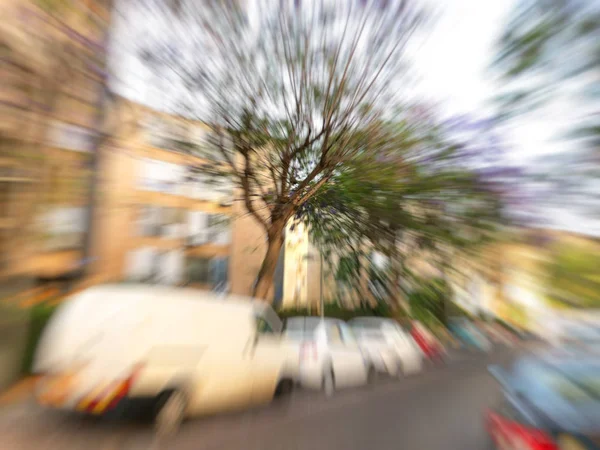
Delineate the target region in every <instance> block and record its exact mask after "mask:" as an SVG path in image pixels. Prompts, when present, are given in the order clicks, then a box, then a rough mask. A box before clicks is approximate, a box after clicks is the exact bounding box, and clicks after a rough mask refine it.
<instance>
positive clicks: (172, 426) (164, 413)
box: [154, 390, 188, 437]
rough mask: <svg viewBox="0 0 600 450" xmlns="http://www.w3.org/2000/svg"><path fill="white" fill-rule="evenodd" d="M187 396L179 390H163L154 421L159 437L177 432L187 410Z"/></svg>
mask: <svg viewBox="0 0 600 450" xmlns="http://www.w3.org/2000/svg"><path fill="white" fill-rule="evenodd" d="M187 404H188V402H187V398H186V396H185V394H184V393H183V392H181V391H179V390H174V391H167V392H163V393H162V394H160V395H159V397H158V402H157V405H156V414H155V418H154V423H155V426H156V433H157V435H158V436H159V437H165V436H171V435H174V434H175V433H177V431H178V430H179V426H180V425H181V422H183V419H184V417H185V412H186V410H187Z"/></svg>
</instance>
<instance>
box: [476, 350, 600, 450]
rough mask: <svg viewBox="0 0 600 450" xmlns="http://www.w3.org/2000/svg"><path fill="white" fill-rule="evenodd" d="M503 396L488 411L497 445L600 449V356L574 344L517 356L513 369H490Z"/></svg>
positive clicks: (489, 422) (517, 447) (492, 433)
mask: <svg viewBox="0 0 600 450" xmlns="http://www.w3.org/2000/svg"><path fill="white" fill-rule="evenodd" d="M489 370H490V372H491V373H492V375H493V376H494V377H495V378H496V379H497V380H498V382H499V383H500V385H501V387H502V394H503V397H502V401H501V403H500V404H499V405H498V406H497V407H496V408H494V409H491V410H489V411H488V412H487V415H486V426H487V430H488V432H489V434H490V437H491V439H492V441H493V448H497V449H519V450H521V449H527V450H534V449H547V450H552V449H556V450H559V449H561V450H592V449H599V448H600V358H599V357H598V355H597V354H596V355H595V356H594V355H592V354H586V353H581V352H573V351H572V349H565V350H563V351H554V352H546V353H544V354H537V355H528V356H523V357H521V358H519V359H518V360H517V361H516V362H515V364H514V366H513V367H512V368H511V369H510V370H504V369H502V368H501V367H499V366H491V367H490V368H489Z"/></svg>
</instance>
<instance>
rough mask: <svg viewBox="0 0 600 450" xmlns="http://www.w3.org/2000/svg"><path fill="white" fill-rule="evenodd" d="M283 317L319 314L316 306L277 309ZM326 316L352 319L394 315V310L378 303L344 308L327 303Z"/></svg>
mask: <svg viewBox="0 0 600 450" xmlns="http://www.w3.org/2000/svg"><path fill="white" fill-rule="evenodd" d="M277 313H278V314H279V317H281V319H287V318H288V317H295V316H319V313H318V311H317V309H316V308H313V309H311V310H309V309H308V308H285V309H280V310H279V311H277ZM324 315H325V317H331V318H334V319H341V320H344V321H345V320H350V319H353V318H355V317H363V316H370V317H371V316H372V317H392V311H391V310H390V309H389V307H387V306H386V305H378V306H377V307H375V308H365V307H363V308H357V309H347V308H343V307H341V306H340V305H338V304H337V303H327V304H325V311H324Z"/></svg>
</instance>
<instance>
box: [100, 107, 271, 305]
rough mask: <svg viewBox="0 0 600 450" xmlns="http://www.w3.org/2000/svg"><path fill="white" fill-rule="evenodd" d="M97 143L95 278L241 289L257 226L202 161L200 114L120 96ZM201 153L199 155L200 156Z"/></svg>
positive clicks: (255, 249) (248, 284)
mask: <svg viewBox="0 0 600 450" xmlns="http://www.w3.org/2000/svg"><path fill="white" fill-rule="evenodd" d="M111 114H112V118H113V121H114V122H115V123H116V124H117V128H116V130H115V133H114V134H113V137H112V138H111V139H110V140H109V141H107V142H106V143H105V145H104V147H103V148H102V150H101V157H100V164H99V168H98V175H99V177H100V178H99V181H98V183H99V184H98V185H99V192H100V195H99V201H98V205H97V206H98V207H97V209H96V213H95V216H94V221H93V235H94V244H93V247H94V250H93V255H94V256H93V258H94V261H93V263H92V264H93V269H92V272H93V274H94V281H93V282H94V283H96V282H107V281H120V282H129V281H130V282H147V283H160V284H170V285H178V286H192V287H198V288H202V289H212V290H217V291H223V292H232V293H236V294H242V295H250V294H251V292H252V288H253V284H254V282H255V279H256V275H257V273H258V270H259V268H260V263H261V262H262V257H263V255H264V252H265V236H264V231H263V230H262V228H260V226H259V224H258V223H256V222H255V221H254V219H253V218H252V217H250V216H247V215H246V214H245V211H244V208H243V206H242V205H241V203H240V202H238V201H236V198H235V195H236V187H235V186H234V185H233V184H232V182H231V181H230V180H229V179H224V178H214V177H210V176H209V175H207V174H206V172H205V171H204V170H203V168H202V167H203V163H205V162H206V159H205V158H206V152H208V151H213V149H211V148H210V143H209V142H210V139H209V137H210V136H209V134H210V130H209V128H208V127H206V126H205V125H204V124H202V123H199V122H195V121H191V120H188V119H185V118H183V117H178V116H174V115H169V114H165V113H161V112H159V111H155V110H152V109H150V108H147V107H144V106H142V105H139V104H135V103H132V102H129V101H127V100H125V99H121V100H120V101H119V102H118V103H117V104H116V105H115V107H114V111H113V112H112V113H111ZM203 155H204V157H203Z"/></svg>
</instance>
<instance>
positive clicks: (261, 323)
mask: <svg viewBox="0 0 600 450" xmlns="http://www.w3.org/2000/svg"><path fill="white" fill-rule="evenodd" d="M256 332H257V333H258V334H273V328H271V325H270V324H269V322H267V321H266V320H265V319H264V318H263V317H257V318H256Z"/></svg>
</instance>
